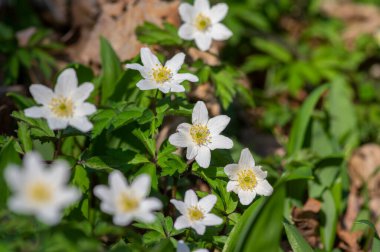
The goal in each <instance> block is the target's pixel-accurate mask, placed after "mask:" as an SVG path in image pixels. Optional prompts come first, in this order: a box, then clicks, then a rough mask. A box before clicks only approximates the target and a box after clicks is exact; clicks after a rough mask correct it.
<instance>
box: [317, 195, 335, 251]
mask: <svg viewBox="0 0 380 252" xmlns="http://www.w3.org/2000/svg"><path fill="white" fill-rule="evenodd" d="M321 214H322V216H321V227H320V230H321V239H322V242H323V244H324V249H325V250H327V251H331V250H332V248H333V246H334V241H335V237H336V235H335V234H336V226H337V222H338V214H337V209H336V205H335V202H334V198H333V196H332V193H331V191H330V190H326V191H325V192H324V193H323V195H322V209H321Z"/></svg>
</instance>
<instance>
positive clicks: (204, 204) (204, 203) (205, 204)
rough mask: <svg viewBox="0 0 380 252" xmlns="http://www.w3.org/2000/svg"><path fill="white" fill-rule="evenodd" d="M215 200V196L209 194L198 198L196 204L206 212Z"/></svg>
mask: <svg viewBox="0 0 380 252" xmlns="http://www.w3.org/2000/svg"><path fill="white" fill-rule="evenodd" d="M216 200H217V198H216V196H215V195H212V194H210V195H207V196H206V197H203V198H202V199H200V200H199V202H198V206H199V207H200V208H202V209H203V210H204V211H205V212H206V213H208V212H210V211H211V209H212V208H213V207H214V205H215V203H216Z"/></svg>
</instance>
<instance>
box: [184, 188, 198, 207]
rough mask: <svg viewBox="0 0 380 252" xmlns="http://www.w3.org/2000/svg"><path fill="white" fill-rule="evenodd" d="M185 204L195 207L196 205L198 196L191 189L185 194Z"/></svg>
mask: <svg viewBox="0 0 380 252" xmlns="http://www.w3.org/2000/svg"><path fill="white" fill-rule="evenodd" d="M185 204H186V205H187V206H196V205H197V204H198V196H197V195H196V193H195V192H194V191H193V190H191V189H190V190H187V191H186V192H185Z"/></svg>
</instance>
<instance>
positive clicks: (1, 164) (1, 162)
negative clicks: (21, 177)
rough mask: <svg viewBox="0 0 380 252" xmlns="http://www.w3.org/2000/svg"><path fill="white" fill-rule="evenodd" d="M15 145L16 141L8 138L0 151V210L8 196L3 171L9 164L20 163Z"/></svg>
mask: <svg viewBox="0 0 380 252" xmlns="http://www.w3.org/2000/svg"><path fill="white" fill-rule="evenodd" d="M15 143H16V141H15V140H14V139H13V138H9V140H8V141H7V142H6V143H5V144H4V146H3V148H2V149H1V151H0V183H1V185H2V189H1V190H0V209H3V208H5V206H6V203H7V198H8V194H9V191H8V187H7V186H6V183H5V179H4V170H5V169H6V167H7V166H8V165H9V164H20V163H21V160H20V157H19V156H18V153H17V151H16V150H15V148H14V145H15Z"/></svg>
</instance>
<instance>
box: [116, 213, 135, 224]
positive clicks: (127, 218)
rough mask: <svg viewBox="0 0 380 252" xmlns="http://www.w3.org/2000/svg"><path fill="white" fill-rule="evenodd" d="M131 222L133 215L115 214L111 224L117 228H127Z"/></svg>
mask: <svg viewBox="0 0 380 252" xmlns="http://www.w3.org/2000/svg"><path fill="white" fill-rule="evenodd" d="M132 220H133V215H131V214H117V215H115V216H114V217H113V223H114V224H115V225H119V226H127V225H128V224H130V223H131V222H132Z"/></svg>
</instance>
